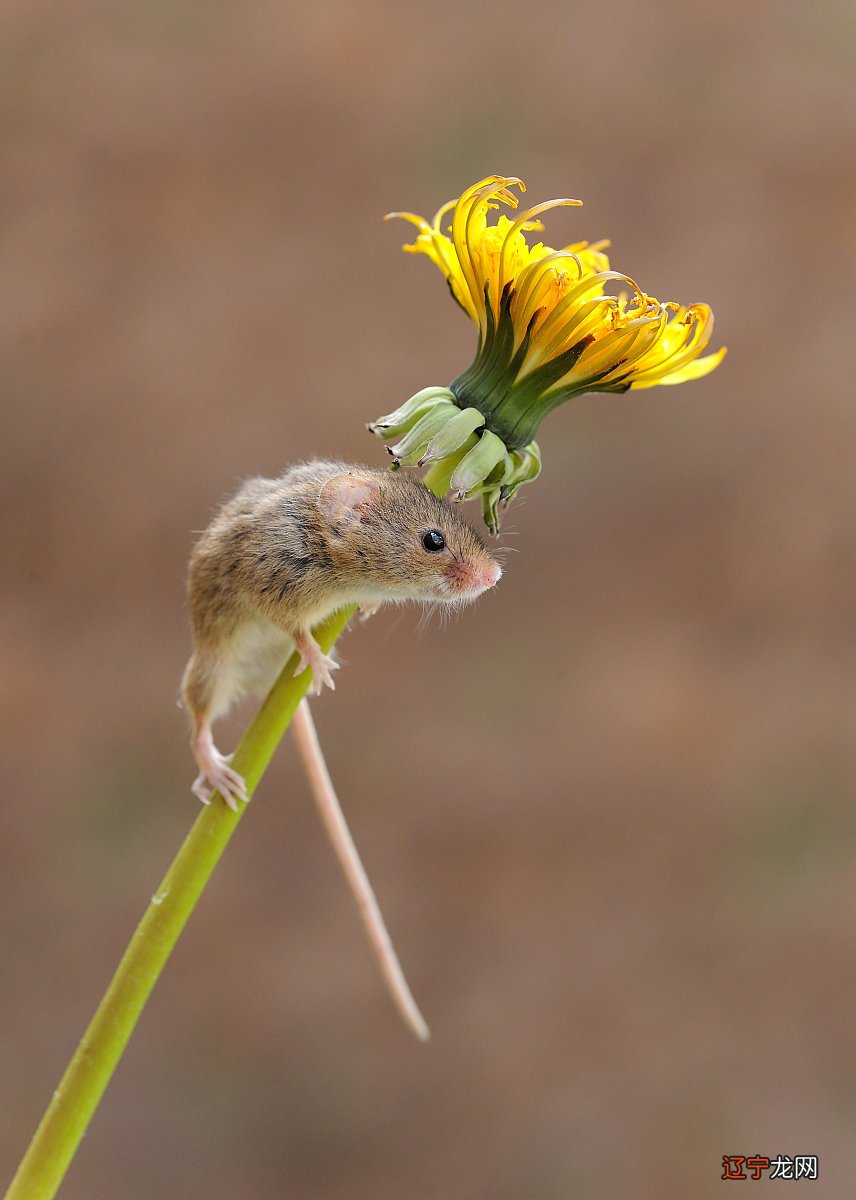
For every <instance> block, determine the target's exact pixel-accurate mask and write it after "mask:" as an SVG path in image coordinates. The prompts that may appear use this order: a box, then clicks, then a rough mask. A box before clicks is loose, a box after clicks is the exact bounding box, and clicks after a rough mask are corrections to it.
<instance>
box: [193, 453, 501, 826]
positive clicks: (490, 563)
mask: <svg viewBox="0 0 856 1200" xmlns="http://www.w3.org/2000/svg"><path fill="white" fill-rule="evenodd" d="M501 574H502V570H501V568H500V566H499V564H498V563H497V561H496V560H495V559H494V558H493V557H492V555H491V554H489V553H488V551H487V550H486V549H485V546H484V544H483V542H482V541H481V538H479V536H478V535H477V534H476V533H475V531H474V530H473V529H472V528H471V527H470V526H469V525H468V524H467V523H466V522H465V521H464V520H462V519H461V518H460V517H459V516H458V514H457V513H456V512H455V510H454V509H453V508H452V507H451V505H449V504H447V503H446V502H445V501H443V500H440V499H438V498H437V497H436V496H435V495H434V494H433V493H432V492H430V491H429V490H428V488H426V487H425V486H424V484H422V483H420V482H419V481H418V480H416V479H414V478H413V477H412V476H410V475H408V474H406V473H405V472H404V471H377V470H373V469H372V468H370V467H363V466H353V465H349V464H347V463H342V462H323V461H315V462H308V463H303V464H302V465H300V466H296V467H292V468H290V469H289V470H287V471H286V472H285V474H284V475H282V476H281V477H280V478H279V479H261V478H260V479H251V480H250V481H249V482H248V483H246V484H244V486H243V487H242V488H241V489H240V491H239V492H238V493H237V495H236V496H235V497H234V498H233V499H232V500H230V501H228V502H227V503H226V504H225V505H224V506H223V507H222V508H221V509H220V511H219V512H218V513H217V515H216V516H215V518H214V520H213V521H212V522H211V524H210V525H209V527H208V528H207V529H206V531H205V532H204V533H203V534H202V537H201V538H200V539H199V541H198V542H197V544H196V546H195V547H194V549H193V553H192V555H191V559H190V576H189V584H188V591H189V597H190V605H191V610H192V620H193V655H192V657H191V659H190V662H189V663H188V665H187V668H186V670H185V672H184V679H183V681H182V692H183V696H184V702H185V705H186V707H187V710H188V712H189V714H190V717H191V720H192V722H193V737H192V747H193V753H194V756H195V758H196V762H197V764H198V766H199V776H198V778H197V779H196V781H195V783H194V784H193V791H194V793H195V794H196V795H197V796H198V797H199V799H200V800H202V801H203V803H208V801H209V800H210V797H211V795H212V793H213V792H214V791H215V790H216V791H218V792H220V794H221V795H222V797H223V799H224V800H225V802H226V803H227V804H228V805H229V807H230V808H232V809H235V810H237V807H238V805H237V801H238V800H245V799H246V788H245V785H244V781H243V779H242V778H241V776H240V775H239V774H238V773H237V772H236V771H234V770H233V769H232V768H231V767H230V766H229V762H228V759H227V758H226V757H225V756H224V755H222V754H220V752H219V751H218V750H217V748H216V746H215V745H214V741H213V738H212V734H211V725H212V722H213V721H215V720H216V719H217V717H219V716H221V715H222V714H223V713H224V712H225V711H226V710H227V709H228V708H229V706H230V705H231V704H232V702H233V701H234V700H236V699H237V698H238V697H239V696H241V695H242V694H244V693H245V692H247V691H254V692H261V693H264V692H267V691H268V690H269V689H270V687H271V686H272V685H273V683H274V681H275V679H276V677H277V675H278V674H279V672H280V671H281V670H282V667H283V665H284V664H285V662H286V661H287V659H288V657H289V656H290V655H291V653H292V651H293V650H295V649H296V650H297V651H298V653H299V654H300V655H301V665H300V667H299V668H298V670H301V669H303V668H305V667H311V669H312V671H313V675H314V681H313V682H314V690H315V691H316V692H318V691H320V689H321V686H322V684H327V686H328V687H331V688H332V687H333V686H334V684H333V679H332V677H331V674H330V672H331V671H332V670H333V669H334V668H335V667H336V665H337V664H336V663H335V662H334V661H333V659H332V658H330V657H328V656H327V655H325V654H324V653H323V652H322V650H321V648H320V647H319V646H318V644H317V642H316V641H315V639H314V638H313V637H312V632H311V630H312V627H313V626H314V625H316V624H317V623H318V622H319V621H322V620H323V619H324V618H325V617H327V616H329V615H330V614H331V613H333V612H335V611H336V610H337V609H340V608H344V607H346V606H348V605H351V604H358V605H360V606H361V608H362V609H363V610H364V611H367V612H372V611H374V610H375V609H376V608H378V607H379V606H380V605H381V604H386V603H403V602H404V601H407V600H416V601H420V602H422V603H440V604H448V605H458V604H463V603H467V602H469V601H470V600H474V599H475V598H476V596H478V595H480V594H481V593H482V592H484V591H486V590H487V589H488V588H490V587H493V585H494V584H495V583H496V582H497V581H498V579H499V578H500V576H501Z"/></svg>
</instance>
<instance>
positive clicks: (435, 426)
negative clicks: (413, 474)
mask: <svg viewBox="0 0 856 1200" xmlns="http://www.w3.org/2000/svg"><path fill="white" fill-rule="evenodd" d="M459 411H460V410H459V409H458V407H457V405H455V404H452V402H451V401H444V400H440V401H436V402H435V403H433V404H432V405H431V407H430V408H429V409H428V411H427V412H426V413H425V414H424V415H423V416H421V417H420V418H419V420H418V421H417V422H416V424H415V425H414V426H413V427H412V429H410V430H408V432H407V433H406V434H405V435H404V437H403V438H402V439H401V441H400V442H398V444H397V445H395V446H387V450H388V451H389V453H390V454H391V455H392V456H393V458H397V459H398V460H399V461H400V462H403V463H404V464H405V466H408V467H411V466H413V464H414V463H415V462H416V461H417V460H418V458H419V456H420V454H421V453H422V451H423V450H424V449H425V447H426V446H427V445H428V443H429V442H430V441H431V439H432V438H433V437H434V435H435V434H437V433H439V431H440V430H441V429H442V428H443V426H444V425H446V424H448V422H449V419H450V418H454V416H455V414H456V413H457V412H459Z"/></svg>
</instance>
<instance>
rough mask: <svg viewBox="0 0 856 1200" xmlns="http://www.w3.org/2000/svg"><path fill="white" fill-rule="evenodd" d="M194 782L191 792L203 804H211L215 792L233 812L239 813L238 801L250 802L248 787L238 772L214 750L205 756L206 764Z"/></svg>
mask: <svg viewBox="0 0 856 1200" xmlns="http://www.w3.org/2000/svg"><path fill="white" fill-rule="evenodd" d="M199 765H200V767H201V770H200V772H199V774H198V775H197V777H196V779H195V780H194V783H193V786H192V788H191V791H192V792H193V794H194V796H196V797H197V798H198V799H199V800H201V801H202V803H203V804H210V803H211V797H212V795H213V794H214V792H219V793H220V795H221V796H222V797H223V800H224V802H225V803H226V804H227V805H228V807H229V808H231V810H232V812H237V811H238V801H239V800H241V801H243V803H244V804H246V803H247V801H248V800H249V796H248V795H247V785H246V784H245V783H244V780H243V778H242V777H241V776H240V775H239V774H238V772H237V771H233V770H232V768H231V767H230V766H229V759H228V758H227V757H226V756H225V755H223V754H220V752H219V751H218V750H215V749H213V747H212V749H211V750H210V752H209V753H208V754H206V755H205V762H204V763H200V764H199Z"/></svg>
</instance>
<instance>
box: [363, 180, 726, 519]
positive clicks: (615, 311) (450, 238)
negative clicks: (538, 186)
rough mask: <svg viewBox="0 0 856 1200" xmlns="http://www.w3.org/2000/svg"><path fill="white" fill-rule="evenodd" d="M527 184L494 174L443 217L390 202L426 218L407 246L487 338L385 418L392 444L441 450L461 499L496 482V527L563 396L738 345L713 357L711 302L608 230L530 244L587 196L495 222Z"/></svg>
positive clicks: (682, 371) (424, 458) (667, 376)
mask: <svg viewBox="0 0 856 1200" xmlns="http://www.w3.org/2000/svg"><path fill="white" fill-rule="evenodd" d="M515 188H517V189H519V191H520V192H521V193H522V192H524V191H525V190H526V189H525V186H524V184H523V183H522V181H521V180H519V179H514V178H506V177H503V176H499V175H492V176H490V177H489V178H488V179H483V180H482V181H481V182H480V183H477V184H475V185H474V186H473V187H471V188H468V189H467V190H466V191H465V192H464V193H463V194H462V195H461V196H460V197H459V198H458V199H457V200H451V201H449V203H448V204H444V205H443V207H442V208H441V209H440V210H439V211H438V212H437V214H436V215H435V217H434V219H433V220H432V221H431V222H429V221H426V220H425V219H424V218H423V217H419V216H416V215H415V214H413V213H390V214H389V215H390V217H402V218H403V219H404V220H406V221H410V222H411V223H412V224H413V225H415V226H416V228H417V229H418V231H419V232H418V234H417V236H416V240H415V241H414V242H413V244H412V245H407V246H405V247H404V249H405V250H408V251H410V252H411V253H414V254H426V255H427V256H428V257H429V258H430V259H431V260H432V262H434V263H436V265H437V266H438V267H439V268H440V270H441V271H442V272H443V274H444V276H445V277H446V280H447V282H448V284H449V288H450V291H451V293H452V296H453V297H454V298H455V300H456V301H457V302H458V304H459V305H460V306H461V308H463V310H464V311H465V312H466V313H467V315H468V316H469V317H470V318H471V319H472V321H473V322H474V323H475V324H476V325H477V326H478V331H479V340H478V349H477V352H476V357H475V359H474V360H473V362H472V364H471V365H470V367H468V368H467V370H466V371H464V372H463V374H461V375H459V376H458V378H457V379H455V380H454V381H453V382H452V384H451V385H450V387H449V388H448V389H437V388H434V389H427V392H426V393H419V396H418V397H414V398H413V401H412V402H409V404H410V407H409V408H408V406H404V409H400V410H398V412H397V413H393V414H390V416H389V417H387V418H381V420H380V421H377V422H375V424H374V425H373V426H372V428H373V430H374V432H376V433H377V434H378V435H379V436H380V437H382V438H384V440H388V441H389V440H392V439H393V438H395V439H401V440H399V442H398V445H396V446H394V447H392V448H391V451H392V453H393V455H394V456H395V457H396V458H397V459H398V460H399V461H402V462H407V463H417V462H418V463H419V464H420V465H421V464H424V463H428V462H432V463H434V464H435V466H434V468H433V470H434V472H435V480H434V481H435V482H436V473H437V472H438V471H440V470H441V469H448V471H449V480H448V482H449V486H450V487H451V489H452V490H453V491H454V492H455V493H456V497H457V498H458V499H464V498H468V497H470V496H473V495H477V494H480V495H482V497H483V506H484V511H485V519H486V521H487V523H488V525H489V526H490V527H491V528H493V529H495V528H496V527H497V523H498V521H497V506H498V504H499V502H501V501H502V502H507V501H508V500H509V499H511V497H512V496H513V495H514V493H515V492H516V491H517V489H518V488H519V487H520V486H521V485H522V484H523V483H525V482H528V481H529V480H530V479H533V478H534V477H535V476H536V475H537V474H538V471H539V470H540V453H539V451H538V447H537V445H536V444H535V443H534V442H533V441H532V439H533V437H534V436H535V433H536V431H537V429H538V427H539V425H540V424H541V421H543V419H544V417H545V416H546V415H547V413H549V412H550V411H551V410H552V409H553V408H555V407H556V406H557V405H558V404H561V403H563V402H564V401H565V400H568V399H570V398H571V397H572V396H577V395H581V394H582V393H584V392H626V391H628V390H629V389H630V388H644V387H653V386H654V385H655V384H660V383H662V384H673V383H682V382H684V381H685V380H688V379H697V378H699V377H700V376H702V375H706V374H707V373H708V372H709V371H712V370H713V369H714V368H715V367H716V366H717V365H718V364H719V363H720V362H721V360H722V357H723V355H724V354H725V350H724V349H722V350H719V351H717V352H716V353H715V354H709V355H706V356H704V357H701V355H702V353H703V351H704V350H705V348H706V346H707V344H708V342H709V340H710V335H711V333H712V330H713V313H712V312H711V310H710V308H709V307H708V305H706V304H691V305H688V306H684V305H679V304H676V303H673V302H671V301H669V302H666V303H661V302H660V301H659V300H656V299H655V298H654V297H653V296H649V295H648V294H647V293H645V292H643V291H642V289H641V288H640V287H639V286H638V285H637V284H636V283H634V282H633V280H632V279H630V278H629V277H628V276H627V275H622V274H620V273H619V272H617V271H613V270H611V269H610V265H609V259H608V258H607V255H606V254H605V252H604V251H605V248H606V246H607V245H608V243H607V242H600V243H597V244H594V245H590V244H589V243H588V242H578V243H575V244H572V245H569V246H565V247H564V248H563V249H561V250H553V249H552V248H551V247H549V246H545V245H544V244H543V242H540V241H539V242H536V243H535V244H534V245H530V244H529V242H528V240H527V237H526V235H527V234H528V233H532V232H534V231H537V230H541V229H542V228H543V226H542V224H541V221H540V219H539V218H540V215H541V214H542V213H544V212H546V211H547V210H548V209H551V208H557V207H559V206H562V205H577V204H579V203H580V201H578V200H567V199H565V200H548V201H546V202H544V203H542V204H537V205H535V206H533V207H532V208H529V209H527V210H526V211H525V212H524V213H522V215H521V216H519V217H516V218H515V219H513V220H512V219H510V218H509V217H508V216H506V215H505V214H501V215H500V216H499V217H498V218H497V220H496V221H495V222H494V223H489V221H488V216H489V214H490V213H491V212H493V211H496V210H498V209H499V207H500V205H506V206H507V207H508V208H510V209H512V210H514V209H516V208H517V205H518V197H517V195H515V192H514V190H513V189H515ZM450 214H451V220H450V221H449V215H450ZM444 222H445V223H446V224H445V231H444ZM428 393H431V396H430V397H429V395H428ZM414 402H415V403H414ZM438 406H439V407H438ZM405 410H406V411H405ZM411 417H412V418H413V419H412V420H411ZM393 418H395V419H393ZM402 435H404V437H403V438H402ZM441 463H442V464H443V466H442V467H441V466H440V464H441Z"/></svg>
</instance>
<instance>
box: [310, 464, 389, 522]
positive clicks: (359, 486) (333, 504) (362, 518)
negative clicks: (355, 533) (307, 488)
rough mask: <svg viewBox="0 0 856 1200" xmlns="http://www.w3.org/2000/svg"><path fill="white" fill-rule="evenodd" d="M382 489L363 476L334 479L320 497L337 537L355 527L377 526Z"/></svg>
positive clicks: (324, 488) (335, 477) (322, 509)
mask: <svg viewBox="0 0 856 1200" xmlns="http://www.w3.org/2000/svg"><path fill="white" fill-rule="evenodd" d="M379 495H380V488H379V487H378V485H377V483H376V482H375V481H374V480H373V479H366V478H365V477H361V476H359V475H351V474H350V473H348V474H345V475H334V476H333V478H332V479H328V480H327V482H326V483H325V484H324V486H323V487H322V488H321V492H320V494H319V496H318V504H319V507H320V509H321V512H322V514H323V515H324V516H325V517H326V518H327V520H328V521H329V523H330V525H331V526H332V527H333V529H335V530H336V532H337V533H343V532H344V531H345V530H346V529H350V528H353V526H355V525H372V524H373V523H374V517H375V509H376V505H377V498H378V496H379Z"/></svg>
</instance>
